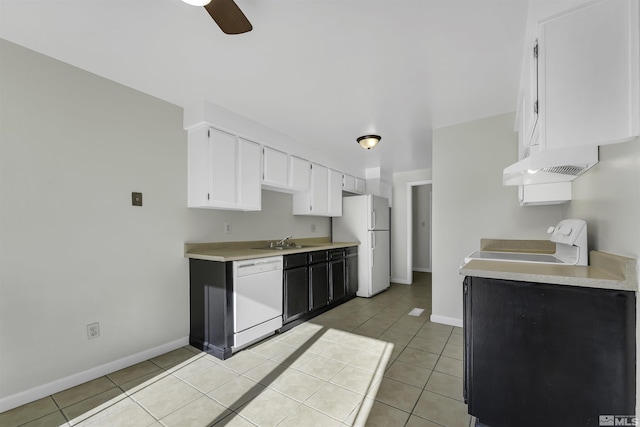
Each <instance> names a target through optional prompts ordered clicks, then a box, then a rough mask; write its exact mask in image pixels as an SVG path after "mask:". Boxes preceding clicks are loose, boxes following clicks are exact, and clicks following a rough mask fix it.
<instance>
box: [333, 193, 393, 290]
mask: <svg viewBox="0 0 640 427" xmlns="http://www.w3.org/2000/svg"><path fill="white" fill-rule="evenodd" d="M332 224H333V227H332V239H333V241H334V242H354V241H355V242H360V246H358V291H357V293H356V295H358V296H359V297H365V298H368V297H371V296H373V295H375V294H377V293H379V292H382V291H384V290H385V289H387V288H388V287H389V275H390V273H389V271H390V266H389V263H390V259H389V202H388V200H387V199H385V198H383V197H378V196H373V195H371V194H366V195H362V196H351V197H345V198H343V199H342V216H341V217H334V218H333V222H332Z"/></svg>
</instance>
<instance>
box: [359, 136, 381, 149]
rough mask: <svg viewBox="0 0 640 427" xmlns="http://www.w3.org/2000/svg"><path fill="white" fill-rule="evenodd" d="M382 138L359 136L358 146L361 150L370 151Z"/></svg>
mask: <svg viewBox="0 0 640 427" xmlns="http://www.w3.org/2000/svg"><path fill="white" fill-rule="evenodd" d="M381 139H382V138H380V136H379V135H365V136H361V137H360V138H358V139H357V141H358V144H360V145H361V146H362V148H366V149H367V150H371V149H372V148H373V147H375V146H376V145H378V142H380V140H381Z"/></svg>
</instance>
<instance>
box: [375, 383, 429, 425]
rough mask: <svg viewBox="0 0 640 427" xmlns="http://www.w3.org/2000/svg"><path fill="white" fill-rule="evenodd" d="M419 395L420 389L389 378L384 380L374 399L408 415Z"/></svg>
mask: <svg viewBox="0 0 640 427" xmlns="http://www.w3.org/2000/svg"><path fill="white" fill-rule="evenodd" d="M421 394H422V388H418V387H414V386H412V385H409V384H406V383H403V382H400V381H396V380H393V379H391V378H384V379H383V380H382V383H381V384H380V388H379V389H378V393H377V394H376V396H375V399H376V400H377V401H380V402H382V403H386V404H387V405H390V406H393V407H394V408H398V409H401V410H403V411H405V412H408V413H410V412H411V411H412V410H413V407H414V406H415V404H416V402H417V401H418V398H419V397H420V395H421ZM405 421H406V420H405Z"/></svg>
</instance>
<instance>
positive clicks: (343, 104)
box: [0, 0, 528, 172]
mask: <svg viewBox="0 0 640 427" xmlns="http://www.w3.org/2000/svg"><path fill="white" fill-rule="evenodd" d="M236 1H237V3H238V5H239V6H240V8H241V9H242V10H243V11H244V12H245V14H246V16H247V17H248V18H249V20H250V21H251V23H252V24H253V31H251V32H250V33H246V34H243V35H234V36H230V35H225V34H223V33H222V32H221V31H220V30H219V29H218V27H217V26H216V25H215V23H214V22H213V20H212V19H211V18H210V17H209V15H208V14H207V12H206V11H205V9H204V8H202V7H193V6H189V5H187V4H185V3H183V2H182V1H180V0H0V37H2V38H5V39H7V40H9V41H12V42H14V43H17V44H20V45H22V46H25V47H28V48H31V49H33V50H36V51H38V52H41V53H44V54H46V55H49V56H52V57H54V58H57V59H60V60H62V61H64V62H67V63H69V64H72V65H74V66H77V67H79V68H82V69H85V70H88V71H90V72H93V73H95V74H98V75H100V76H103V77H106V78H108V79H111V80H114V81H116V82H119V83H122V84H124V85H126V86H129V87H132V88H135V89H137V90H140V91H142V92H145V93H148V94H150V95H153V96H155V97H158V98H161V99H164V100H166V101H169V102H171V103H174V104H177V105H179V106H185V105H190V104H192V103H194V102H197V101H201V100H203V99H206V100H209V101H211V102H213V103H215V104H218V105H220V106H223V107H225V108H227V109H229V110H232V111H234V112H236V113H239V114H241V115H244V116H246V117H249V118H251V119H253V120H255V121H257V122H260V123H262V124H264V125H266V126H269V127H271V128H274V129H276V130H278V131H280V132H282V133H284V134H286V135H289V136H290V137H292V138H294V139H295V140H297V141H299V142H300V143H301V144H316V147H323V149H326V150H329V151H330V152H331V153H332V155H333V153H335V155H336V156H340V158H341V159H342V160H343V161H346V162H348V163H349V164H351V165H353V166H354V167H357V168H365V167H381V168H382V169H383V170H385V171H389V172H399V171H406V170H414V169H423V168H429V167H431V130H432V129H434V128H438V127H442V126H446V125H450V124H454V123H460V122H465V121H469V120H473V119H478V118H481V117H487V116H491V115H495V114H500V113H504V112H508V111H513V110H514V109H515V106H516V98H517V88H518V83H519V74H520V64H521V58H522V49H523V42H524V35H525V27H526V22H527V16H526V15H527V6H528V5H527V2H526V1H525V0H468V1H463V0H236ZM368 133H378V134H380V135H382V142H381V143H380V145H379V146H378V147H376V148H375V149H373V150H370V151H365V150H363V149H362V148H360V147H359V146H358V145H357V144H356V143H355V139H356V137H358V136H360V135H363V134H368Z"/></svg>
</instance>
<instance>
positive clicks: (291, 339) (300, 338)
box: [279, 323, 323, 348]
mask: <svg viewBox="0 0 640 427" xmlns="http://www.w3.org/2000/svg"><path fill="white" fill-rule="evenodd" d="M303 325H304V323H303ZM303 331H304V330H303ZM322 335H323V333H322V331H321V330H317V331H315V332H314V331H313V330H312V329H307V333H304V332H297V331H288V332H286V333H285V335H284V336H282V338H281V339H280V341H279V342H281V343H282V344H287V345H290V346H293V347H296V348H300V347H305V346H309V345H311V344H313V342H314V341H316V340H317V339H320V337H322Z"/></svg>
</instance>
